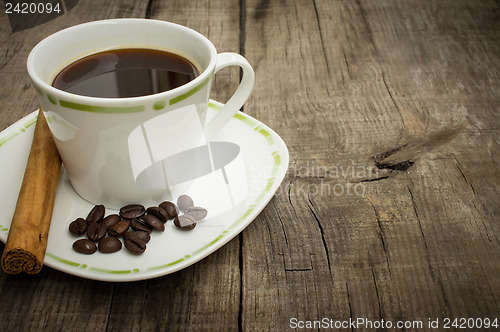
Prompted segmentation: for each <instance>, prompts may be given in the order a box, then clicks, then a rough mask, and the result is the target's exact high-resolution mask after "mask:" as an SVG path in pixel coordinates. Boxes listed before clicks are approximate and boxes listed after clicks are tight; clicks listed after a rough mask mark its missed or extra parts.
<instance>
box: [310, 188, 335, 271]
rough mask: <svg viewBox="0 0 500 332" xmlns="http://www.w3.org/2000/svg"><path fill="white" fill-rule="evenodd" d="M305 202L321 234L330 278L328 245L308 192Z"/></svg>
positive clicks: (330, 268)
mask: <svg viewBox="0 0 500 332" xmlns="http://www.w3.org/2000/svg"><path fill="white" fill-rule="evenodd" d="M307 200H308V201H309V204H307V207H308V208H309V210H310V211H311V213H312V215H313V217H314V220H316V223H317V225H318V227H319V231H320V233H321V241H322V243H323V248H324V249H325V254H326V261H327V263H328V271H329V272H330V276H331V275H332V267H331V263H330V253H329V251H328V245H327V243H326V239H325V230H324V229H323V226H322V225H321V222H320V221H319V218H318V216H317V215H316V212H314V210H315V207H314V204H313V202H312V201H311V195H310V191H307Z"/></svg>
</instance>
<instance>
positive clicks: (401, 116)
mask: <svg viewBox="0 0 500 332" xmlns="http://www.w3.org/2000/svg"><path fill="white" fill-rule="evenodd" d="M382 81H383V82H384V85H385V89H386V90H387V93H388V94H389V98H391V100H392V103H393V104H394V106H395V107H396V110H397V111H398V114H399V117H400V118H401V124H402V127H401V130H400V132H399V138H398V139H397V141H398V142H399V141H401V138H403V133H404V131H405V128H406V123H405V119H404V117H403V114H402V113H401V109H399V106H398V104H397V103H396V100H394V96H393V95H392V92H391V89H389V86H388V85H387V82H386V80H385V75H384V73H382Z"/></svg>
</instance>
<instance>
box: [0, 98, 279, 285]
mask: <svg viewBox="0 0 500 332" xmlns="http://www.w3.org/2000/svg"><path fill="white" fill-rule="evenodd" d="M221 107H222V104H220V103H218V102H215V101H211V102H210V104H209V114H208V115H209V116H213V115H214V114H215V112H217V110H219V109H220V108H221ZM36 116H37V112H36V111H35V112H33V113H31V114H30V115H28V116H26V117H24V118H23V119H21V120H19V121H18V122H16V123H15V124H13V125H12V126H10V127H9V128H7V129H5V130H4V131H2V132H1V133H0V165H1V167H2V171H1V172H0V183H2V186H1V187H0V211H2V215H0V240H1V241H3V242H4V243H5V242H6V240H7V236H8V232H9V227H10V223H11V220H12V216H13V214H14V209H15V206H16V202H17V196H18V194H19V190H20V187H21V182H22V178H23V175H24V169H25V168H26V162H27V158H28V154H29V150H30V147H31V141H32V138H33V131H34V127H35V126H33V124H34V123H35V122H36ZM214 140H216V141H219V142H231V143H235V144H237V145H239V146H240V148H241V155H242V157H243V161H244V163H245V168H246V174H247V180H248V181H247V183H248V194H247V195H246V198H245V199H244V200H243V202H242V203H240V204H238V205H237V206H236V207H234V208H232V209H230V210H228V211H226V212H224V213H223V214H219V215H216V216H214V217H212V218H208V219H206V220H204V221H202V222H200V223H199V224H198V225H197V227H196V228H195V229H193V230H191V231H182V230H179V229H177V228H176V227H175V226H174V225H173V223H172V222H171V221H169V222H167V224H166V225H165V226H166V229H165V232H163V233H159V232H153V233H152V236H151V241H150V242H149V243H148V245H147V249H146V252H145V253H144V254H142V255H140V256H135V255H132V254H130V253H129V252H128V251H127V250H126V249H122V250H121V251H119V252H117V253H113V254H102V253H100V252H96V253H95V254H93V255H82V254H79V253H76V252H75V251H74V250H73V249H72V244H73V242H74V241H75V240H76V238H75V237H74V236H72V235H71V234H70V233H69V231H68V225H69V223H70V222H71V221H72V220H74V219H76V218H77V217H85V216H86V215H87V213H88V212H89V211H90V209H91V208H92V207H93V205H92V204H90V203H89V202H87V201H85V200H84V199H82V198H81V197H80V196H79V195H78V194H77V193H76V192H75V191H74V190H73V188H72V187H71V184H70V183H69V180H68V177H67V175H66V172H65V171H64V168H63V172H62V173H61V179H60V181H59V186H58V189H57V196H56V202H55V206H54V212H53V216H52V223H51V226H50V233H49V241H48V245H47V252H46V255H45V261H44V264H45V265H47V266H50V267H52V268H54V269H56V270H60V271H63V272H66V273H69V274H72V275H76V276H80V277H84V278H88V279H95V280H104V281H133V280H143V279H149V278H154V277H158V276H162V275H166V274H169V273H172V272H175V271H178V270H181V269H183V268H185V267H188V266H190V265H192V264H194V263H196V262H197V261H199V260H200V259H202V258H204V257H206V256H208V255H209V254H211V253H213V252H214V251H216V250H217V249H219V248H220V247H222V246H223V245H224V244H226V243H227V242H229V241H230V240H231V239H232V238H234V237H235V236H236V235H238V234H239V233H240V232H241V231H242V230H243V229H245V227H246V226H248V225H249V224H250V223H251V222H252V221H253V220H254V219H255V217H257V215H258V214H259V213H260V212H261V211H262V210H263V209H264V207H265V206H266V205H267V203H268V202H269V201H270V200H271V198H272V197H273V195H274V194H275V192H276V191H277V189H278V188H279V186H280V184H281V182H282V181H283V178H284V177H285V173H286V171H287V168H288V161H289V155H288V150H287V147H286V145H285V143H284V142H283V140H282V139H281V138H280V137H279V136H278V135H277V134H276V133H275V132H274V131H273V130H272V129H271V128H269V127H268V126H266V125H265V124H263V123H261V122H259V121H258V120H256V119H254V118H252V117H251V116H249V115H247V114H244V113H241V112H240V113H238V114H236V115H235V116H234V118H233V119H231V120H230V121H229V123H228V124H227V125H226V126H225V127H224V128H223V129H222V130H221V132H220V133H219V134H218V135H217V137H215V139H214ZM115 212H116V211H113V210H108V211H106V214H111V213H115Z"/></svg>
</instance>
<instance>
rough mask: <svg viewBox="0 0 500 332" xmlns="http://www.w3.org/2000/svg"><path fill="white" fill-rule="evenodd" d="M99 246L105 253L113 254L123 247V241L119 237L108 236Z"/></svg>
mask: <svg viewBox="0 0 500 332" xmlns="http://www.w3.org/2000/svg"><path fill="white" fill-rule="evenodd" d="M98 248H99V251H100V252H102V253H103V254H111V253H113V252H117V251H119V250H120V249H121V248H122V241H120V239H119V238H117V237H113V236H108V237H105V238H104V239H102V240H101V241H99V246H98Z"/></svg>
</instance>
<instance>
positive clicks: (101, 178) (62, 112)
mask: <svg viewBox="0 0 500 332" xmlns="http://www.w3.org/2000/svg"><path fill="white" fill-rule="evenodd" d="M124 48H143V49H155V50H164V51H168V52H171V53H175V54H178V55H180V56H182V57H184V58H186V59H187V60H189V61H190V62H192V63H193V64H194V65H195V66H196V67H197V68H198V70H199V73H200V74H199V76H198V77H196V78H195V79H194V80H192V81H190V82H188V83H186V84H184V85H182V86H180V87H177V88H175V89H172V90H168V91H165V92H161V93H157V94H152V95H146V96H140V97H131V98H97V97H88V96H82V95H76V94H72V93H68V92H65V91H62V90H59V89H56V88H54V87H52V86H51V84H52V82H53V80H54V78H55V76H56V75H57V74H58V73H59V72H60V71H61V70H63V69H64V68H65V67H67V66H68V65H69V64H71V63H73V62H75V61H76V60H78V59H81V58H83V57H85V56H88V55H90V54H94V53H98V52H102V51H107V50H112V49H124ZM227 66H239V67H241V68H242V72H243V75H242V79H241V82H240V84H239V86H238V88H237V89H236V92H235V93H234V94H233V96H232V97H231V98H230V99H229V100H228V101H227V102H226V104H225V106H224V107H223V108H222V109H221V110H220V111H219V112H218V114H217V115H216V116H215V118H213V119H212V120H211V121H210V122H208V123H205V122H206V121H205V120H206V119H205V117H206V112H207V108H208V102H209V94H210V89H211V86H212V80H213V77H214V75H215V73H217V72H218V71H219V70H220V69H222V68H224V67H227ZM27 68H28V73H29V75H30V77H31V79H32V82H33V85H34V87H35V89H36V91H37V92H38V94H39V100H40V105H41V108H42V110H43V111H44V114H45V116H46V118H47V121H48V123H49V127H50V130H51V132H52V134H53V136H54V139H55V143H56V146H57V149H58V151H59V154H60V155H61V159H62V161H63V164H64V166H65V169H66V171H67V174H68V177H69V179H70V182H71V184H72V185H73V188H74V189H75V190H76V192H77V193H78V194H79V195H80V196H82V197H83V198H84V199H86V200H88V201H89V202H91V203H94V204H104V205H105V206H106V207H109V208H119V207H121V206H123V205H125V204H130V203H142V204H158V203H159V202H161V201H162V200H164V199H169V198H171V197H170V196H171V194H170V192H169V182H171V181H173V182H178V181H176V179H172V178H170V175H169V171H168V165H166V164H165V163H162V160H167V159H168V158H169V157H171V156H173V155H176V154H180V153H182V152H185V151H188V150H192V149H195V150H196V148H197V147H200V146H203V145H206V144H207V141H208V140H210V138H212V137H213V136H214V135H215V134H216V133H217V132H218V131H219V130H220V129H221V128H222V127H223V126H224V125H225V124H226V123H227V122H228V121H229V120H230V119H231V118H232V117H233V116H234V114H235V113H236V112H237V111H238V110H239V109H240V107H241V106H242V105H243V104H244V103H245V101H246V100H247V98H248V96H249V95H250V92H251V90H252V88H253V84H254V72H253V70H252V67H251V66H250V65H249V63H248V62H247V61H246V60H245V59H244V58H243V57H242V56H241V55H238V54H235V53H220V54H217V52H216V49H215V47H214V46H213V44H212V43H211V42H210V41H209V40H208V39H207V38H206V37H204V36H203V35H201V34H200V33H198V32H196V31H194V30H192V29H189V28H187V27H184V26H181V25H178V24H174V23H169V22H165V21H158V20H149V19H111V20H103V21H95V22H90V23H85V24H81V25H76V26H73V27H70V28H67V29H64V30H61V31H59V32H56V33H54V34H53V35H50V36H49V37H47V38H45V39H44V40H42V41H41V42H40V43H39V44H37V45H36V46H35V47H34V48H33V50H32V51H31V53H30V54H29V56H28V62H27ZM186 155H190V157H189V159H186V160H183V163H185V164H186V165H185V167H186V169H187V170H188V169H190V168H193V167H197V166H196V156H193V154H192V153H191V154H186ZM170 159H172V158H170ZM178 159H179V158H176V160H178ZM177 168H178V167H177ZM177 173H178V172H177Z"/></svg>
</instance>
